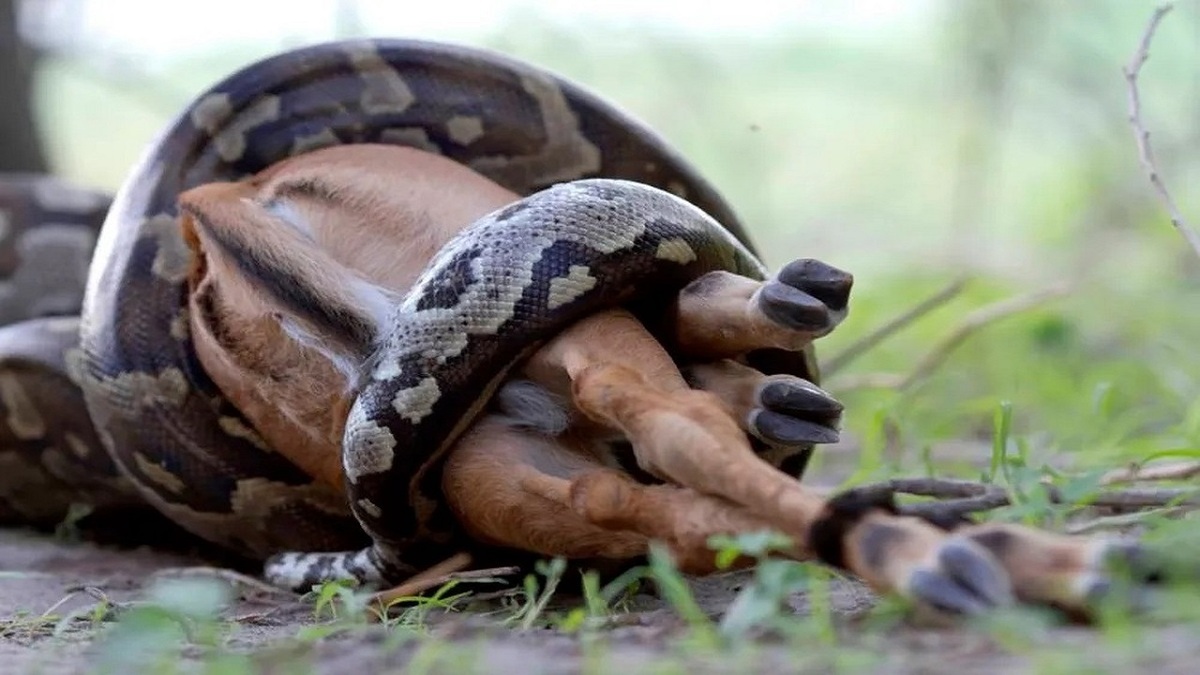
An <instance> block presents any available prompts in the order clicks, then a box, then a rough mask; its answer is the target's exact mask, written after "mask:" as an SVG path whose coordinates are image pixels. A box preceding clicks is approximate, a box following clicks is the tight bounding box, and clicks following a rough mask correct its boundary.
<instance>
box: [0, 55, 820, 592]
mask: <svg viewBox="0 0 1200 675" xmlns="http://www.w3.org/2000/svg"><path fill="white" fill-rule="evenodd" d="M348 143H387V144H395V145H404V146H410V147H415V148H418V149H421V150H425V151H429V152H434V153H437V154H441V155H444V156H446V157H449V158H451V159H453V160H455V161H457V162H460V163H462V164H465V165H466V166H469V167H470V168H472V169H474V170H476V171H478V172H479V173H481V174H483V175H484V176H486V177H488V178H490V179H492V180H493V181H495V182H497V183H499V184H500V185H502V186H504V187H506V188H508V189H510V190H512V191H513V192H516V193H517V194H519V195H522V196H523V197H524V199H523V200H522V201H519V202H516V203H515V204H513V205H511V206H509V207H507V208H505V209H503V210H501V211H499V212H497V213H493V214H491V215H490V216H488V217H485V218H483V219H481V220H480V221H478V222H476V223H474V224H473V225H471V226H469V227H468V228H467V229H466V230H464V231H463V232H462V233H461V234H460V235H459V236H458V237H456V238H455V239H454V240H453V241H452V242H451V243H450V244H449V245H447V246H446V247H445V248H444V249H443V250H442V251H441V252H440V253H439V254H438V255H437V256H436V258H435V259H434V260H433V261H431V262H430V264H429V266H428V267H427V268H426V270H425V272H424V273H423V274H422V276H421V278H420V279H419V280H418V282H417V284H416V285H415V286H414V287H413V289H412V290H411V291H410V292H409V293H408V294H407V295H406V296H405V298H404V299H403V300H402V301H401V302H400V304H399V306H398V307H397V309H396V312H395V315H394V317H395V321H394V322H393V324H392V325H391V327H390V329H389V331H388V332H387V334H386V335H370V336H365V338H364V339H366V340H368V341H369V342H370V343H371V345H372V347H373V351H372V357H371V358H370V359H369V360H368V362H367V363H366V364H365V365H364V367H363V370H362V376H361V378H360V387H359V390H358V398H357V399H356V402H355V404H354V406H353V408H352V411H351V417H350V419H349V421H348V423H347V427H346V435H345V440H344V447H343V463H344V469H345V472H346V476H347V496H348V499H347V498H346V496H343V495H339V494H337V493H336V492H335V491H333V490H331V489H330V488H328V487H325V486H322V485H319V484H316V483H314V482H313V481H312V479H311V478H310V477H309V476H307V475H306V474H304V473H303V472H301V471H300V470H299V469H298V468H297V467H296V466H294V465H293V464H291V463H290V462H289V461H288V460H287V459H286V458H284V457H283V456H281V455H280V454H277V453H275V452H273V451H272V450H271V448H269V447H268V446H267V444H266V443H265V442H264V441H263V440H262V439H261V438H260V437H259V436H258V434H257V433H255V431H254V430H253V429H252V428H251V426H250V425H249V424H248V423H247V422H246V421H245V419H244V418H243V417H242V416H241V415H240V414H239V412H238V410H237V409H236V408H235V407H234V406H233V405H232V404H231V403H229V402H228V401H227V400H226V399H225V398H224V397H223V396H222V394H221V392H220V391H219V390H218V388H217V387H216V386H215V385H214V383H213V382H212V381H211V380H210V379H209V377H208V376H207V375H206V374H205V372H204V370H203V368H202V367H201V366H200V363H199V361H198V359H197V356H196V353H195V350H194V348H193V346H192V344H191V342H190V340H189V335H188V326H189V317H188V314H187V312H188V304H187V285H186V277H187V271H188V265H189V252H188V249H187V247H186V245H185V243H184V241H183V239H182V236H181V232H180V229H179V224H178V219H177V215H178V214H177V205H176V198H177V196H178V195H179V194H180V193H181V192H183V191H185V190H187V189H189V188H191V187H194V186H197V185H201V184H204V183H209V182H212V181H231V180H238V179H241V178H244V177H246V176H249V175H252V174H255V173H257V172H258V171H261V170H262V169H265V168H267V167H268V166H271V165H272V164H274V163H276V162H278V161H280V160H282V159H284V158H287V157H289V156H293V155H297V154H300V153H304V152H308V151H311V150H314V149H318V148H322V147H327V146H331V145H337V144H348ZM34 182H36V181H34ZM27 183H28V182H27ZM60 187H61V186H60ZM62 190H63V192H61V193H62V194H67V192H66V190H67V188H65V187H62ZM17 192H18V193H20V192H21V191H20V190H18V191H17ZM25 192H30V189H27V190H25ZM2 194H3V193H2V192H0V195H2ZM19 201H20V199H18V198H16V197H14V198H12V199H10V200H8V202H7V203H9V204H10V205H11V204H15V203H17V202H19ZM21 203H23V204H25V205H26V211H25V212H22V213H18V214H17V215H16V216H12V215H11V214H10V217H9V220H10V221H11V222H10V223H9V225H11V227H8V228H7V229H6V232H5V235H6V237H7V240H9V241H20V240H21V238H27V237H31V236H34V235H36V234H37V233H38V232H39V231H40V230H44V229H45V228H44V227H43V226H41V225H37V224H35V223H36V222H37V221H39V220H47V218H46V215H47V214H41V215H35V214H33V213H32V211H33V210H34V209H33V207H29V206H28V205H29V204H34V203H35V202H34V201H31V200H29V199H26V200H25V201H24V202H21ZM105 206H106V204H105V203H104V202H103V200H101V199H99V198H92V201H91V202H88V204H87V208H86V209H84V211H85V214H89V217H90V220H88V219H87V218H85V219H84V223H83V225H82V226H81V228H82V229H80V228H76V229H75V230H72V231H77V232H82V233H83V234H82V235H80V236H84V240H83V242H84V243H82V244H80V245H79V246H77V247H76V248H75V249H74V253H73V254H72V255H75V256H76V258H75V259H74V260H70V259H68V260H64V259H61V256H60V259H59V260H57V262H55V263H54V264H55V265H58V266H61V267H63V268H65V269H67V271H68V272H72V273H73V272H76V271H79V272H81V271H82V269H83V268H84V267H85V266H87V265H88V264H89V261H88V258H87V253H88V251H89V248H88V244H90V241H91V240H90V232H91V230H90V229H89V228H88V227H87V224H88V223H94V222H97V220H98V214H100V213H104V212H105ZM43 210H46V209H43ZM50 220H53V219H52V218H51V219H50ZM26 221H27V222H26ZM746 241H747V239H746V236H745V233H744V231H743V230H742V227H741V224H740V222H739V221H738V219H737V218H736V216H735V215H734V214H733V212H732V211H731V209H730V208H729V206H728V205H727V204H726V202H725V201H724V200H723V199H722V198H721V196H720V195H718V194H717V193H716V192H715V191H714V190H713V188H712V187H711V186H710V185H709V184H708V183H707V182H706V181H705V180H704V179H703V178H701V177H700V176H699V175H698V174H697V173H696V172H695V171H694V170H693V169H692V168H691V167H690V166H689V165H688V164H687V163H686V162H685V161H684V160H683V159H682V158H681V157H680V155H678V154H677V153H676V152H675V151H674V150H673V149H672V148H670V147H669V146H668V145H667V144H666V143H665V142H664V141H663V140H662V139H661V138H660V137H659V136H657V135H656V134H655V133H654V132H652V131H651V130H650V129H649V128H648V127H646V126H645V125H643V124H642V123H641V122H639V121H637V120H635V119H633V118H632V117H630V116H629V115H628V114H626V113H624V112H622V111H620V110H619V109H618V108H616V107H614V106H613V105H611V104H609V103H607V102H605V101H604V100H602V99H601V98H599V97H597V96H596V95H594V94H592V93H590V92H588V91H586V90H585V89H583V88H581V87H580V86H578V85H576V84H573V83H571V82H569V81H567V80H565V79H563V78H561V77H559V76H557V75H554V74H552V73H550V72H548V71H545V70H542V69H540V68H537V67H534V66H532V65H529V64H525V63H522V62H519V61H516V60H513V59H511V58H508V57H505V56H502V55H499V54H496V53H492V52H489V51H483V50H477V49H473V48H465V47H461V46H452V45H444V44H438V43H431V42H423V41H412V40H356V41H344V42H336V43H328V44H321V45H315V46H309V47H304V48H301V49H297V50H294V51H289V52H285V53H282V54H280V55H278V56H275V57H271V58H268V59H265V60H263V61H260V62H257V63H254V64H252V65H250V66H248V67H246V68H244V69H243V70H241V71H239V72H237V73H235V74H233V75H231V76H230V77H228V78H227V79H225V80H224V81H222V82H220V83H218V84H217V85H215V86H213V87H212V88H211V89H209V90H208V91H206V92H205V93H203V94H201V95H200V96H198V97H197V98H196V99H195V100H194V101H193V102H192V103H191V104H190V105H188V106H187V107H186V109H185V110H184V111H183V112H182V114H181V115H180V116H179V117H178V118H177V120H176V121H175V122H174V123H173V124H172V125H170V126H169V127H168V129H167V130H166V131H165V133H163V134H162V135H161V136H160V137H159V138H158V139H157V140H156V141H155V142H153V143H152V145H151V146H150V148H149V149H148V151H147V152H146V153H145V155H144V157H143V158H142V160H141V161H140V163H139V164H138V165H137V166H136V168H135V169H134V170H133V171H132V172H131V173H130V174H129V175H128V177H127V178H126V180H125V181H124V183H123V185H122V187H121V188H120V190H119V192H118V193H117V195H116V197H115V199H114V200H113V202H112V205H111V208H108V209H107V212H106V216H105V218H104V223H103V226H102V227H101V228H100V230H99V236H98V239H97V241H96V245H95V248H94V251H92V252H91V257H90V268H89V269H88V272H87V280H86V287H85V289H83V298H82V304H81V305H78V295H71V294H70V293H68V294H67V296H69V297H70V298H73V300H70V301H66V302H65V303H64V302H63V301H61V300H59V301H58V306H56V307H50V308H49V309H47V308H45V307H43V308H41V309H38V307H37V305H38V303H39V302H41V301H42V300H43V299H44V298H31V297H26V296H21V297H20V300H21V302H20V303H18V304H19V305H20V306H19V307H18V309H17V310H16V311H13V312H10V313H8V314H6V315H3V316H0V318H2V319H4V320H5V321H7V322H16V323H12V324H11V325H9V326H6V327H5V328H3V329H2V330H0V404H2V405H3V407H4V412H5V414H6V420H7V427H8V431H9V432H10V436H11V438H6V439H4V440H5V443H4V445H2V446H0V469H2V468H4V467H6V466H7V467H19V468H20V471H15V472H14V471H6V472H5V473H4V474H3V475H4V477H3V478H0V515H4V516H6V517H5V520H8V521H11V520H14V519H15V520H18V521H19V520H37V519H39V518H41V519H43V520H44V519H45V518H47V517H48V516H51V515H54V514H60V513H61V511H62V506H61V503H63V502H65V501H85V502H89V503H92V504H94V505H99V506H104V505H107V504H109V503H114V504H115V503H120V504H128V503H131V502H136V503H142V504H148V505H150V506H151V507H153V509H154V510H155V511H157V512H159V513H161V514H162V515H164V516H166V518H168V519H169V520H171V521H173V522H174V523H176V524H178V525H179V526H182V527H183V528H184V529H186V530H187V531H189V532H191V533H193V534H195V535H197V536H199V537H200V538H202V539H204V540H207V541H208V542H211V543H213V544H216V545H217V546H219V547H222V548H224V549H227V550H229V551H231V552H234V553H236V554H238V555H242V556H245V557H248V558H253V559H256V560H267V563H266V568H265V570H266V576H267V578H268V580H270V581H273V582H275V583H279V584H281V585H286V586H291V587H299V588H303V587H305V585H307V584H311V583H316V582H319V581H322V580H326V579H330V578H341V577H354V578H357V579H359V580H364V581H377V580H395V579H398V578H400V577H404V576H406V575H408V574H412V573H413V572H415V571H418V570H420V569H423V568H425V567H427V566H429V565H431V564H432V563H434V562H436V561H437V560H440V559H442V558H444V557H445V556H446V555H448V554H449V553H450V552H453V551H452V548H453V547H454V545H455V542H456V538H457V537H459V536H460V535H459V534H458V533H457V532H456V527H455V525H454V523H453V521H452V518H451V517H450V515H449V513H448V509H446V508H444V506H442V504H441V503H440V500H439V499H438V496H437V492H436V488H437V485H436V480H434V479H433V478H434V476H435V475H436V468H437V461H436V460H437V459H438V458H439V457H440V456H441V455H442V454H443V453H444V452H445V450H446V449H447V448H448V447H449V446H450V445H451V444H452V443H453V442H454V440H455V439H456V438H457V437H458V435H459V434H461V432H462V431H463V430H464V429H465V428H466V426H467V425H468V424H469V423H470V421H471V419H472V418H473V417H474V415H475V414H476V413H478V412H479V411H480V410H481V408H482V406H484V405H485V404H486V403H487V400H488V394H489V393H490V392H491V391H493V390H494V388H495V387H496V386H497V385H498V384H499V382H500V381H501V380H502V379H503V377H504V375H505V373H507V372H508V370H509V368H511V367H512V366H513V365H514V364H516V363H517V362H519V360H520V359H521V357H523V356H525V355H527V354H528V353H529V351H530V349H531V348H532V347H533V346H536V344H537V343H538V342H539V341H540V340H543V339H546V338H548V337H549V336H551V335H553V334H554V333H555V332H557V331H558V330H561V329H562V328H563V327H565V326H566V325H567V324H568V323H570V322H571V321H573V320H575V319H578V318H579V317H581V316H584V315H586V314H588V313H591V312H594V311H597V310H598V309H600V308H603V307H607V306H612V305H615V304H619V303H626V302H633V303H635V304H637V305H638V306H639V307H641V308H642V309H643V310H645V311H646V315H647V316H652V315H653V313H654V311H655V310H656V308H657V309H661V308H662V307H665V303H666V302H667V301H668V300H669V299H670V297H671V295H672V293H673V292H674V291H675V290H678V289H679V288H681V287H682V286H683V285H684V284H686V283H687V282H688V281H689V280H691V279H693V278H695V277H698V276H699V275H701V274H703V273H705V272H707V271H710V270H714V269H725V270H729V271H732V272H735V273H739V274H743V275H747V276H753V277H758V278H761V276H762V274H763V270H762V266H761V264H760V263H759V262H758V261H757V260H756V259H755V257H754V255H753V252H752V251H751V250H750V249H749V248H747V244H746ZM80 251H82V253H80ZM32 263H33V261H32V260H30V259H27V258H22V259H21V260H19V262H18V264H17V266H16V270H15V271H13V270H9V276H8V279H7V280H6V281H5V282H4V284H6V285H8V286H11V285H13V284H16V283H17V282H16V279H17V278H18V277H19V276H20V274H21V273H22V271H23V270H24V269H25V267H27V266H28V265H30V264H32ZM71 265H74V267H71ZM65 283H66V285H67V286H70V284H69V282H65ZM35 287H36V285H35ZM635 287H637V288H641V289H652V291H651V290H643V291H640V292H638V293H636V294H635V293H634V292H633V289H634V288H635ZM3 288H4V287H0V290H3ZM68 290H70V289H68ZM3 301H4V298H3V297H0V303H2V302H3ZM45 302H50V301H49V300H45ZM73 302H74V303H75V304H74V305H73V304H72V303H73ZM51 304H53V303H51ZM3 309H4V307H3V306H0V310H3ZM76 309H78V312H79V317H78V319H75V318H73V317H72V316H71V315H72V314H74V313H75V311H76ZM48 314H53V315H62V316H55V317H53V318H46V317H45V316H44V315H48ZM39 317H41V318H39ZM809 363H810V362H809V361H808V359H807V355H805V360H804V363H802V364H800V365H796V364H794V363H793V364H791V365H790V366H789V367H790V368H791V369H792V370H793V372H795V371H797V370H799V371H800V372H797V374H800V375H810V376H815V373H813V372H806V371H805V368H806V367H808V368H811V365H809V366H805V364H809ZM88 462H91V463H92V464H93V465H94V466H92V467H91V468H81V467H85V466H88ZM34 474H37V475H39V476H42V478H39V480H42V482H43V483H45V484H47V485H49V484H51V483H53V484H54V485H55V486H57V487H58V488H61V489H56V490H47V489H42V490H38V489H23V488H22V487H21V484H22V481H24V482H25V484H26V485H32V483H29V482H28V481H29V480H30V479H29V478H28V477H29V476H31V475H34ZM46 476H49V478H46ZM14 478H15V480H14ZM82 485H87V486H90V488H89V490H84V489H83V488H82V487H81V488H79V489H78V490H76V491H74V492H72V486H82ZM93 488H94V489H93Z"/></svg>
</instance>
